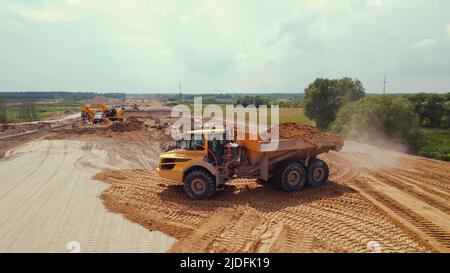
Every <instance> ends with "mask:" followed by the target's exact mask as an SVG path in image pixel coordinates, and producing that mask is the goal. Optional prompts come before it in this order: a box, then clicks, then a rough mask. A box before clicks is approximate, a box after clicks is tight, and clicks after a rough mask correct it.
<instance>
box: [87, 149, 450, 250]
mask: <svg viewBox="0 0 450 273" xmlns="http://www.w3.org/2000/svg"><path fill="white" fill-rule="evenodd" d="M322 158H323V159H325V160H326V161H328V163H329V164H330V167H331V177H330V181H329V183H328V184H327V185H325V186H324V187H321V188H315V189H312V188H305V189H303V190H302V191H300V192H295V193H289V194H288V193H285V192H283V191H280V190H278V189H276V188H275V187H273V186H270V185H265V184H259V183H257V182H256V181H255V180H248V179H235V180H234V181H232V182H231V183H230V185H229V186H228V187H227V188H226V190H225V191H223V192H220V193H218V194H217V195H216V196H214V197H213V198H212V199H210V200H206V201H191V200H189V199H188V198H187V197H186V195H185V194H184V191H183V187H182V185H179V184H177V183H175V182H172V181H168V180H164V179H161V178H158V177H156V174H155V173H154V172H152V171H148V170H119V171H107V172H103V173H100V174H98V175H97V176H96V177H95V178H96V179H99V180H102V181H105V182H108V183H110V184H111V187H110V188H108V189H107V190H106V191H104V192H103V193H102V195H101V198H102V199H103V200H104V203H105V205H106V207H107V208H108V209H109V210H111V211H113V212H118V213H121V214H123V215H124V216H125V217H127V218H128V219H130V220H132V221H134V222H138V223H140V224H141V225H143V226H145V227H146V228H148V229H149V230H161V231H163V232H165V233H168V234H170V235H172V236H174V237H176V238H177V242H176V243H175V244H174V245H173V246H172V248H171V249H170V251H174V252H190V251H194V252H235V251H237V252H267V251H269V252H372V251H380V252H449V251H450V248H449V247H450V245H449V242H450V211H449V199H450V195H449V194H450V164H449V163H445V162H440V161H435V160H430V159H425V158H421V157H415V156H410V155H406V154H401V153H395V152H390V151H387V150H381V149H378V148H373V147H370V146H367V145H361V144H358V143H352V142H347V143H346V146H345V148H344V150H343V151H341V152H339V153H335V152H331V153H328V154H325V155H323V156H322ZM375 246H376V247H375Z"/></svg>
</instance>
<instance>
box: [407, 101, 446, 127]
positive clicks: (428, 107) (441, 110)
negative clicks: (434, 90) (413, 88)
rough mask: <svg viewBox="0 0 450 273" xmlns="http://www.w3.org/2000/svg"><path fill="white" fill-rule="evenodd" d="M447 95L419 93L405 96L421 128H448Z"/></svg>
mask: <svg viewBox="0 0 450 273" xmlns="http://www.w3.org/2000/svg"><path fill="white" fill-rule="evenodd" d="M448 94H450V93H448ZM448 94H443V95H439V94H427V93H419V94H415V95H408V96H407V98H408V100H409V101H411V102H412V104H413V105H414V111H415V112H416V113H417V114H418V115H419V119H420V125H421V126H423V127H429V128H443V129H446V128H449V120H450V118H449V109H450V108H449V99H448Z"/></svg>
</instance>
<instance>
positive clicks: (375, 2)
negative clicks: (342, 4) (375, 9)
mask: <svg viewBox="0 0 450 273" xmlns="http://www.w3.org/2000/svg"><path fill="white" fill-rule="evenodd" d="M367 5H369V6H379V5H381V0H367Z"/></svg>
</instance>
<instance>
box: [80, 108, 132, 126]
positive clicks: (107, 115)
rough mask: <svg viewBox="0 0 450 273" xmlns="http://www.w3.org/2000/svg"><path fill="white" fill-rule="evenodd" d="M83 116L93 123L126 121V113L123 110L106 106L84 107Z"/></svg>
mask: <svg viewBox="0 0 450 273" xmlns="http://www.w3.org/2000/svg"><path fill="white" fill-rule="evenodd" d="M81 116H82V117H83V118H86V119H87V120H88V121H89V122H91V123H99V122H102V121H103V120H104V119H109V120H111V121H120V122H122V121H123V120H124V116H125V111H124V110H123V109H116V108H111V107H108V106H106V105H104V104H95V105H84V106H83V107H82V112H81Z"/></svg>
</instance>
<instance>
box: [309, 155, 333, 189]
mask: <svg viewBox="0 0 450 273" xmlns="http://www.w3.org/2000/svg"><path fill="white" fill-rule="evenodd" d="M328 174H329V170H328V164H327V163H326V162H325V161H323V160H320V159H316V160H314V161H313V162H311V163H310V164H309V165H308V168H307V171H306V176H307V177H306V182H307V183H308V185H310V186H311V187H313V188H316V187H319V186H322V185H323V184H325V183H326V182H327V180H328Z"/></svg>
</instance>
